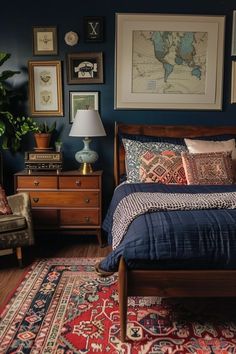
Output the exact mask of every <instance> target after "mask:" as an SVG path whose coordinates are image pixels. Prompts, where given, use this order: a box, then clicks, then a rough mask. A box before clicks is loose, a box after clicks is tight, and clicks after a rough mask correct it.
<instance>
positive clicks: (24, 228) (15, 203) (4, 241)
mask: <svg viewBox="0 0 236 354" xmlns="http://www.w3.org/2000/svg"><path fill="white" fill-rule="evenodd" d="M7 200H8V203H9V205H10V207H11V210H12V214H8V215H0V249H9V248H11V249H14V250H16V256H17V259H18V263H19V266H20V267H22V247H25V246H29V245H32V244H33V243H34V234H33V225H32V217H31V206H30V198H29V195H28V194H27V193H18V194H14V195H11V196H8V197H7Z"/></svg>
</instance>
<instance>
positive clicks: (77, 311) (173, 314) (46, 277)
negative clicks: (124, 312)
mask: <svg viewBox="0 0 236 354" xmlns="http://www.w3.org/2000/svg"><path fill="white" fill-rule="evenodd" d="M97 260H98V259H81V258H69V259H65V258H63V259H62V258H56V259H47V260H41V261H38V262H36V263H34V264H33V265H32V267H31V269H30V271H29V272H28V273H27V275H26V277H25V279H24V280H23V281H22V283H21V284H20V286H19V287H18V289H17V290H16V292H15V293H14V296H13V297H12V299H11V300H10V302H9V303H8V304H7V305H6V307H5V308H4V309H3V311H2V313H1V321H0V353H1V354H6V353H11V354H13V353H20V354H26V353H31V354H38V353H43V354H52V353H53V354H55V353H56V354H77V353H78V354H85V353H104V354H105V353H111V354H145V353H149V354H184V353H191V354H229V353H230V354H234V353H236V310H235V309H234V308H235V305H234V304H235V303H234V302H233V300H227V301H223V300H222V299H215V300H212V301H210V300H206V301H201V300H199V299H198V300H195V301H194V300H193V299H185V300H183V299H181V300H180V299H178V300H177V299H160V298H156V297H155V298H154V297H149V298H148V297H132V298H129V303H128V327H127V328H128V331H127V341H126V343H122V342H121V341H120V325H119V311H118V291H117V276H116V275H113V276H110V277H107V278H100V277H98V276H97V275H96V273H95V272H94V265H95V263H96V262H97ZM207 301H208V302H207ZM234 319H235V321H234Z"/></svg>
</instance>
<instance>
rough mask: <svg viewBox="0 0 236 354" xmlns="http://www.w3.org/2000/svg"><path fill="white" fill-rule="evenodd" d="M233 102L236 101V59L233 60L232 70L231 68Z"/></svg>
mask: <svg viewBox="0 0 236 354" xmlns="http://www.w3.org/2000/svg"><path fill="white" fill-rule="evenodd" d="M231 103H236V61H232V70H231Z"/></svg>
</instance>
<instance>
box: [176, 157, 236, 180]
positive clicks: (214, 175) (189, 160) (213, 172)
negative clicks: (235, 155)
mask: <svg viewBox="0 0 236 354" xmlns="http://www.w3.org/2000/svg"><path fill="white" fill-rule="evenodd" d="M231 154H232V153H231V152H211V153H210V152H209V153H199V154H191V153H187V152H182V153H181V156H182V161H183V166H184V170H185V174H186V178H187V183H188V184H232V183H233V168H232V158H231Z"/></svg>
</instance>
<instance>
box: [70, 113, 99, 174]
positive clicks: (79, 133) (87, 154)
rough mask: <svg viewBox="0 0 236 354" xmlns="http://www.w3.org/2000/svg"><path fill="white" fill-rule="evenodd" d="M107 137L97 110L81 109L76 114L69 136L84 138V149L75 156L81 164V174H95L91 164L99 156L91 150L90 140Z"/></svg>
mask: <svg viewBox="0 0 236 354" xmlns="http://www.w3.org/2000/svg"><path fill="white" fill-rule="evenodd" d="M105 135H106V132H105V130H104V127H103V124H102V121H101V118H100V115H99V113H98V111H97V110H93V109H80V110H78V111H77V112H76V115H75V119H74V122H73V124H72V127H71V130H70V133H69V136H74V137H75V136H76V137H83V138H84V139H83V142H84V147H83V149H82V150H80V151H78V152H76V154H75V159H76V161H78V162H79V163H81V165H80V168H79V172H80V173H82V174H84V175H86V174H87V173H91V172H93V169H92V166H91V164H92V163H94V162H96V161H97V159H98V154H97V153H96V151H93V150H90V147H89V144H90V142H91V139H90V138H91V137H94V136H105Z"/></svg>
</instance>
